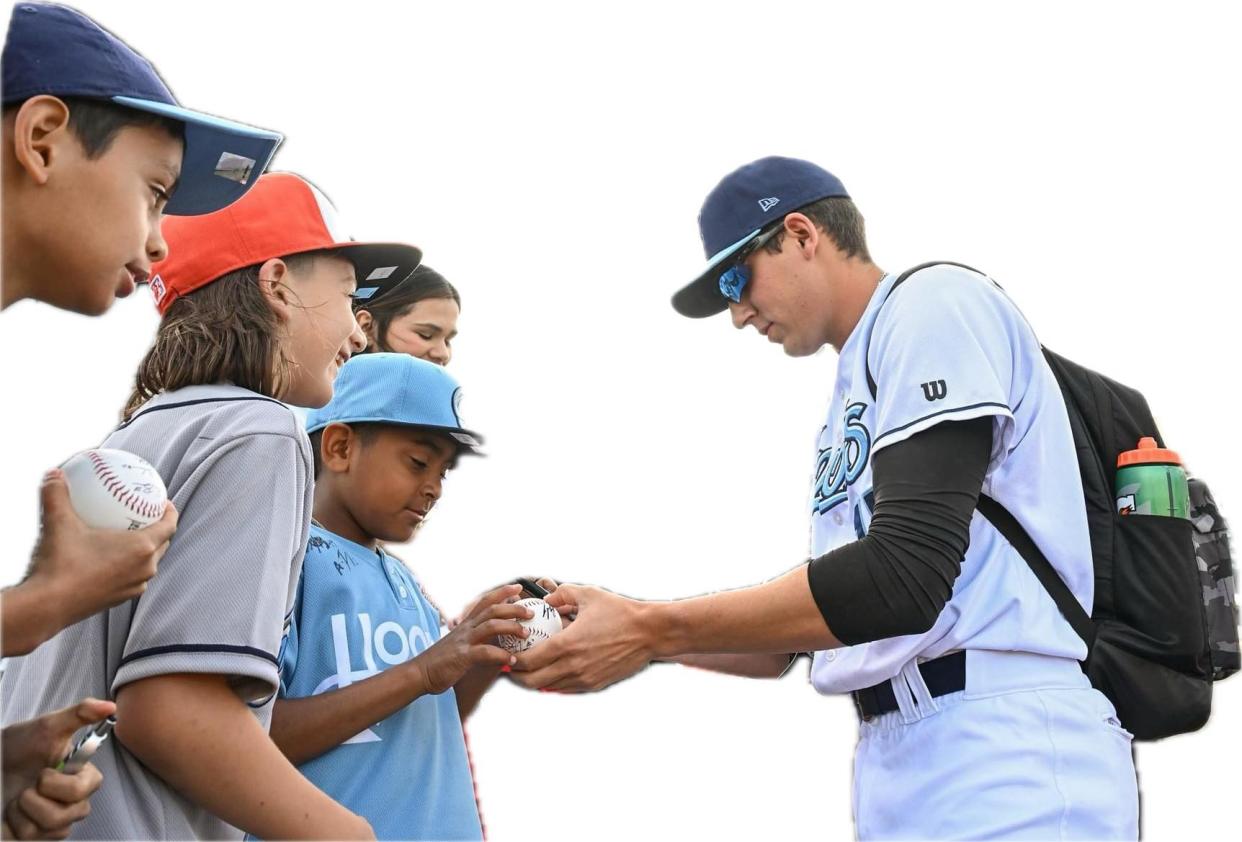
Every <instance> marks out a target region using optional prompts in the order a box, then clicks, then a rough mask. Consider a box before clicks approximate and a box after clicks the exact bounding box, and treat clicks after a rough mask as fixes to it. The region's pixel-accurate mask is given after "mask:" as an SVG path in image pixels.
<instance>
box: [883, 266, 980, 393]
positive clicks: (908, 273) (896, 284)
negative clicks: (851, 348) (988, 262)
mask: <svg viewBox="0 0 1242 842" xmlns="http://www.w3.org/2000/svg"><path fill="white" fill-rule="evenodd" d="M933 266H956V267H958V268H959V269H965V270H967V271H968V272H974V273H975V274H978V275H983V273H982V272H980V271H979V270H978V269H974V268H972V267H970V266H967V265H966V264H965V263H954V262H953V261H952V260H931V261H928V262H927V263H920V264H919V265H918V266H915V267H914V268H913V269H907V270H906V271H904V272H902V273H901V274H900V275H898V276H897V280H895V281H893V285H892V286H891V287H889V288H888V292H887V293H885V294H884V300H883V301H881V302H880V306H881V307H883V306H884V305H885V304H886V303H887V302H888V298H889V296H890V295H892V294H893V293H894V292H896V290H897V287H899V286H901V285H902V284H903V283H905V282H906V278H908V277H910V276H911V275H913V274H914V273H915V272H921V271H923V270H924V269H930V268H931V267H933ZM984 277H987V276H986V275H984ZM877 318H878V316H877ZM863 364H864V365H865V366H866V367H867V388H868V389H870V390H871V399H872V400H875V398H876V385H875V378H874V377H872V376H871V347H870V346H868V347H867V353H866V355H865V356H864V357H863Z"/></svg>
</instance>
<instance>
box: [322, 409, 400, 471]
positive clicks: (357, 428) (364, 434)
mask: <svg viewBox="0 0 1242 842" xmlns="http://www.w3.org/2000/svg"><path fill="white" fill-rule="evenodd" d="M346 426H348V427H349V429H351V430H353V431H354V435H356V436H357V437H358V443H359V444H361V445H362V446H363V447H366V446H367V445H368V444H370V443H371V441H372V439H374V438H375V436H376V435H377V434H378V433H379V430H380V428H381V427H383V426H385V425H383V424H366V423H363V424H347V425H346ZM325 429H326V428H325ZM310 445H311V458H312V459H314V461H315V479H319V474H320V473H321V472H322V471H323V457H322V456H321V455H320V454H319V449H320V448H321V447H323V430H316V431H315V432H313V433H311V434H310Z"/></svg>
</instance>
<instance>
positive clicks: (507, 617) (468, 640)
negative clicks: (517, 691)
mask: <svg viewBox="0 0 1242 842" xmlns="http://www.w3.org/2000/svg"><path fill="white" fill-rule="evenodd" d="M521 590H522V586H521V585H503V586H501V587H499V588H496V589H495V590H491V591H488V592H487V593H485V594H483V596H481V597H480V598H479V600H478V601H477V602H476V603H475V604H474V606H473V607H472V608H471V609H470V612H469V613H468V614H467V615H466V616H465V617H464V618H463V619H462V620H461V622H459V623H458V624H457V625H456V626H455V627H454V628H453V629H452V630H451V631H449V633H448V634H446V635H445V636H444V637H442V638H440V639H439V640H438V641H436V643H435V644H434V645H433V646H431V647H430V648H429V649H428V650H427V651H426V652H424V653H423V654H421V655H419V656H418V657H417V658H414V659H413V660H412V661H410V663H411V664H412V665H413V668H414V669H417V670H418V671H419V672H421V673H422V677H423V685H424V687H425V688H426V691H427V692H428V693H443V692H444V691H445V690H447V689H448V688H450V687H452V686H453V685H454V684H456V683H457V682H458V681H460V680H461V677H462V676H463V675H465V674H466V673H467V672H468V671H469V670H470V669H471V668H473V667H476V666H482V665H488V666H492V667H495V668H496V669H500V668H501V667H502V666H504V665H506V664H512V663H513V655H512V654H510V653H509V652H507V651H506V650H504V649H501V648H500V647H499V646H497V645H496V637H497V636H498V635H502V634H511V635H515V636H517V637H525V636H526V635H527V631H526V629H525V628H523V627H522V625H521V624H520V623H519V622H518V620H528V619H530V617H531V612H530V610H529V609H528V608H526V607H525V606H522V605H514V604H512V603H511V602H509V600H510V599H511V598H513V597H515V596H517V595H518V594H519V593H520V592H521Z"/></svg>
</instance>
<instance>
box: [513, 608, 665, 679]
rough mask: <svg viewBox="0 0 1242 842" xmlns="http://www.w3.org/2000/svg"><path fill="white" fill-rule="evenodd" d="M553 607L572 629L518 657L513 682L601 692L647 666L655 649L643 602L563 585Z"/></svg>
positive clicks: (569, 628) (567, 628)
mask: <svg viewBox="0 0 1242 842" xmlns="http://www.w3.org/2000/svg"><path fill="white" fill-rule="evenodd" d="M548 604H549V605H551V606H553V607H555V608H556V609H557V610H558V611H561V612H562V616H565V611H564V610H563V609H565V608H570V609H571V611H570V613H571V614H576V615H577V616H576V619H575V620H574V622H573V624H572V625H568V626H566V628H565V630H564V631H563V632H561V633H560V634H558V635H555V636H553V637H552V638H551V639H550V640H546V641H544V642H543V643H541V644H539V645H538V646H535V647H532V648H530V649H528V650H527V651H525V652H523V653H521V654H520V655H518V656H517V662H516V663H515V664H514V666H513V670H512V672H511V673H510V678H512V679H513V680H514V681H516V682H518V683H519V684H522V685H523V686H526V687H532V688H540V689H545V688H546V689H549V690H563V691H567V692H586V691H594V690H601V689H603V688H604V687H607V686H608V685H609V684H614V683H616V682H618V681H621V680H622V679H625V678H629V677H630V676H631V675H633V674H634V673H636V672H638V671H639V670H641V669H642V668H643V667H645V666H647V664H649V663H650V662H651V660H652V658H653V657H654V656H655V655H654V647H653V646H652V643H651V638H650V635H649V633H648V631H647V626H646V623H645V622H644V617H645V615H644V613H643V603H642V602H640V601H638V600H633V599H627V598H625V597H623V596H619V595H617V594H614V593H611V592H610V591H606V590H602V589H600V588H592V587H587V586H584V585H561V586H560V587H559V588H557V589H556V591H555V592H554V593H552V594H549V595H548Z"/></svg>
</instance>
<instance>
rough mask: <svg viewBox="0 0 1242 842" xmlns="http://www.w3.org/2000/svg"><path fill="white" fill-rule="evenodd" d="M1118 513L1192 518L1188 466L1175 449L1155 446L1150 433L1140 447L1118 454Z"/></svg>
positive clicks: (1140, 441)
mask: <svg viewBox="0 0 1242 842" xmlns="http://www.w3.org/2000/svg"><path fill="white" fill-rule="evenodd" d="M1116 489H1117V514H1121V515H1163V516H1165V517H1184V518H1188V517H1190V486H1189V485H1187V484H1186V469H1185V468H1183V467H1182V460H1181V459H1180V458H1179V457H1178V455H1177V454H1176V453H1175V452H1174V451H1172V450H1166V449H1165V448H1163V447H1157V446H1156V440H1155V439H1153V438H1151V437H1150V436H1144V437H1143V438H1141V439H1139V443H1138V449H1137V450H1127V451H1126V452H1125V453H1122V454H1120V455H1119V456H1118V457H1117V480H1116Z"/></svg>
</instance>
